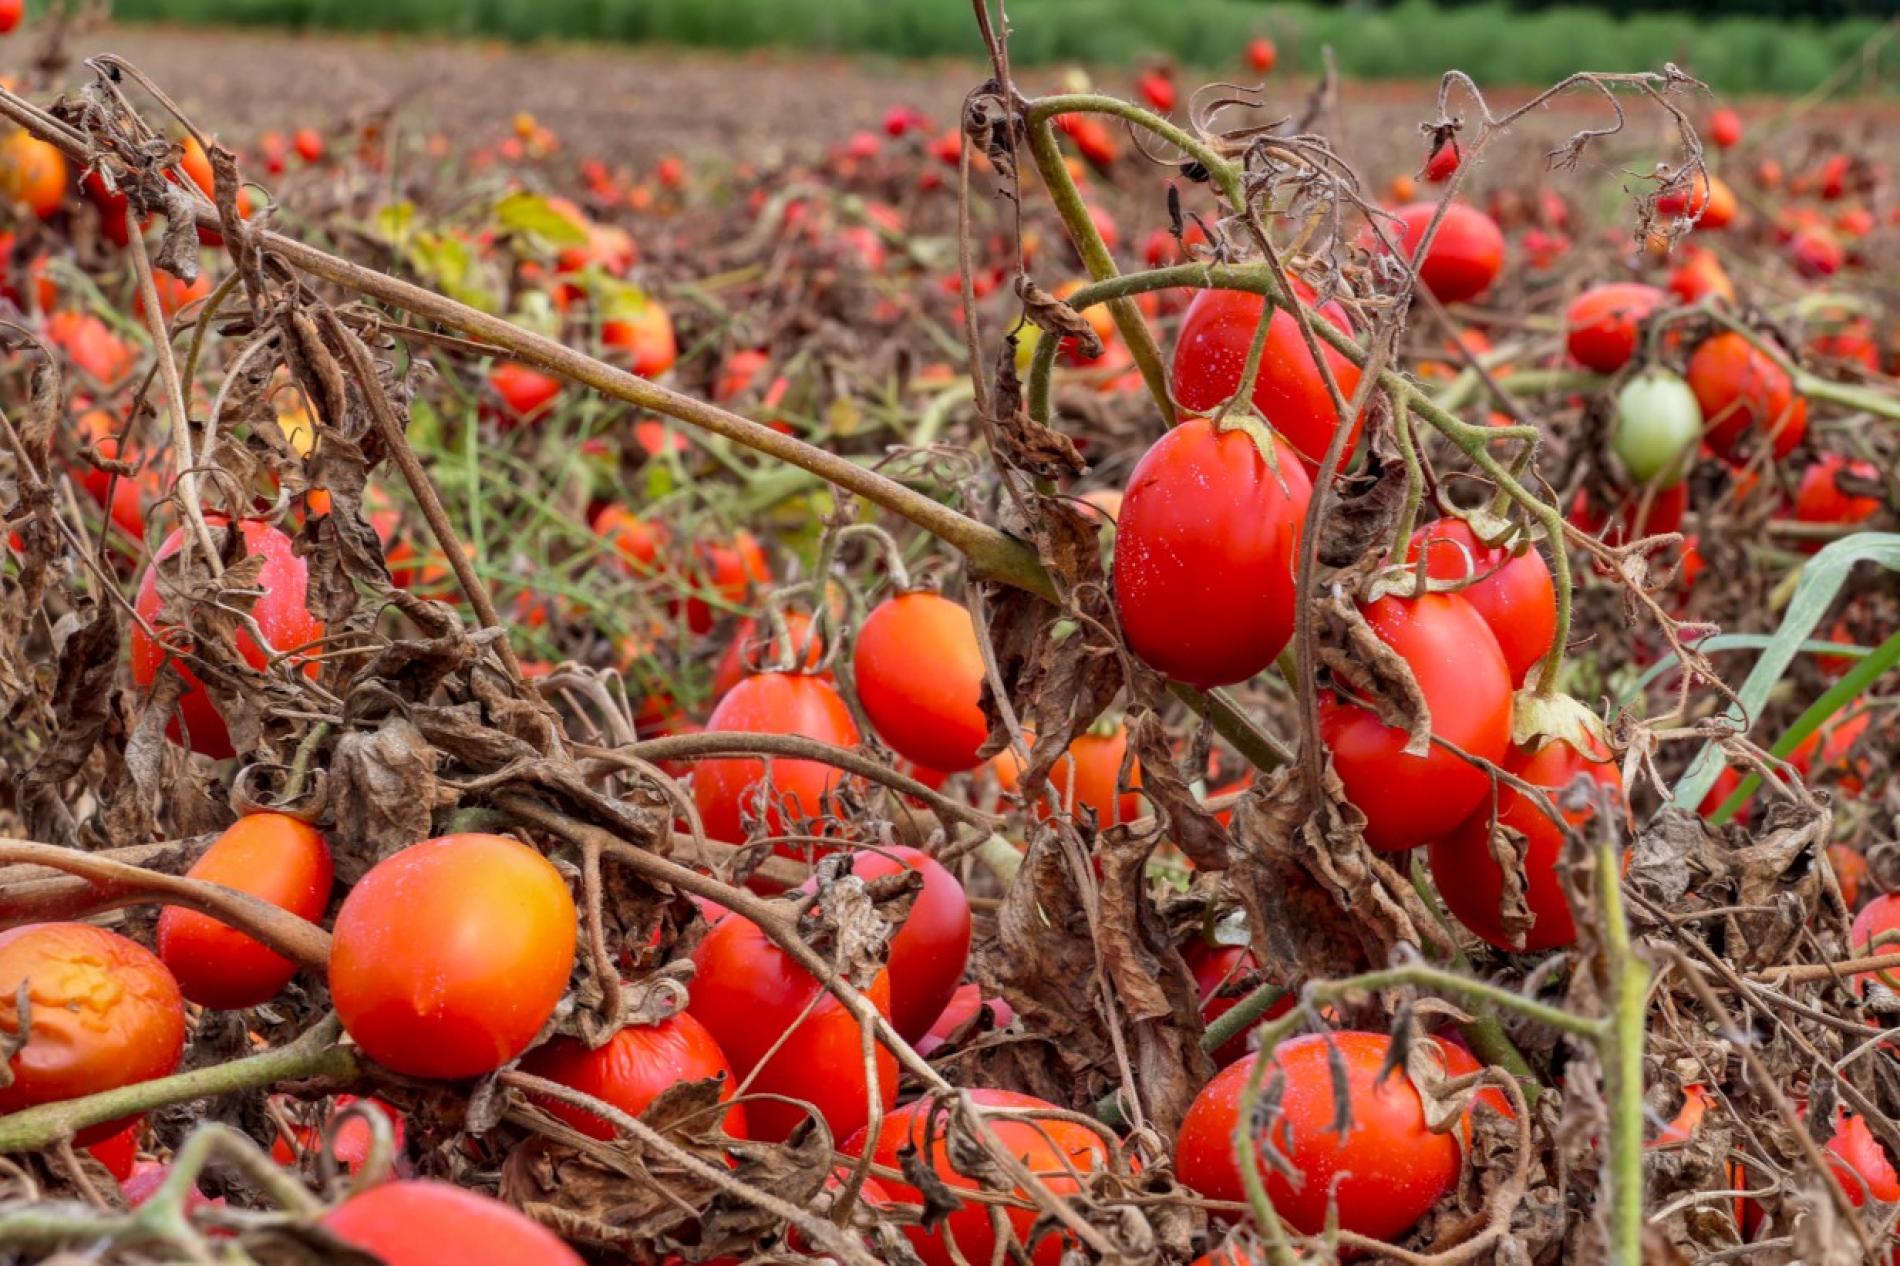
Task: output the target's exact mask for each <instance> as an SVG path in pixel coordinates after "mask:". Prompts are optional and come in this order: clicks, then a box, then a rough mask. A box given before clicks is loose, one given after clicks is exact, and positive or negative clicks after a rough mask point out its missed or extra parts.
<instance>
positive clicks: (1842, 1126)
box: [1804, 1109, 1900, 1208]
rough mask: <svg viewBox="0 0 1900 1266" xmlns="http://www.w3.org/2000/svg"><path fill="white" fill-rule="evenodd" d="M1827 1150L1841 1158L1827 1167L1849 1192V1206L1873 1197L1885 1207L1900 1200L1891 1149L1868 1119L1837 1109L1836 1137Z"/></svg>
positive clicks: (1829, 1162) (1858, 1204) (1855, 1205)
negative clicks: (1870, 1127) (1882, 1144)
mask: <svg viewBox="0 0 1900 1266" xmlns="http://www.w3.org/2000/svg"><path fill="white" fill-rule="evenodd" d="M1804 1115H1805V1114H1804ZM1827 1150H1828V1151H1829V1152H1831V1153H1833V1157H1834V1158H1838V1159H1832V1158H1831V1159H1830V1160H1829V1161H1828V1166H1827V1167H1828V1170H1829V1172H1830V1174H1831V1175H1832V1177H1833V1179H1834V1181H1835V1182H1836V1183H1837V1184H1838V1185H1839V1186H1840V1189H1841V1190H1842V1191H1844V1192H1846V1193H1847V1202H1848V1203H1849V1204H1851V1205H1853V1206H1854V1207H1855V1208H1859V1207H1860V1206H1861V1205H1863V1204H1866V1203H1867V1200H1868V1197H1870V1196H1871V1197H1872V1198H1873V1199H1875V1200H1878V1201H1879V1202H1880V1203H1882V1204H1892V1203H1893V1202H1894V1201H1896V1200H1900V1174H1896V1173H1894V1169H1893V1161H1892V1159H1891V1158H1889V1157H1888V1155H1887V1149H1886V1148H1884V1147H1882V1146H1881V1145H1880V1140H1879V1139H1877V1138H1875V1137H1874V1132H1873V1131H1872V1130H1870V1129H1868V1128H1867V1121H1866V1119H1865V1118H1864V1117H1860V1116H1857V1115H1855V1114H1853V1113H1850V1112H1846V1111H1842V1110H1839V1109H1836V1113H1835V1117H1834V1137H1833V1138H1831V1139H1829V1140H1828V1141H1827Z"/></svg>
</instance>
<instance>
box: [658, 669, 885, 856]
mask: <svg viewBox="0 0 1900 1266" xmlns="http://www.w3.org/2000/svg"><path fill="white" fill-rule="evenodd" d="M706 732H707V733H709V734H715V733H742V734H796V735H800V736H802V737H804V738H808V739H816V740H817V741H819V742H821V743H831V744H833V745H835V746H838V747H856V746H857V745H858V739H859V735H858V727H857V723H856V722H854V721H853V720H852V719H851V710H850V709H849V708H847V707H846V706H845V703H844V700H843V699H842V698H840V697H839V695H838V692H837V691H836V690H835V689H833V688H832V687H831V686H829V685H827V684H826V683H825V682H823V681H821V680H819V679H818V678H816V677H812V676H807V675H805V674H801V673H759V674H757V675H756V676H752V677H747V678H745V679H744V680H743V681H741V682H739V684H738V685H736V686H734V687H733V688H732V689H731V690H730V691H728V692H727V693H726V697H725V698H723V699H721V700H720V701H719V706H718V707H716V708H714V709H713V712H712V716H710V717H708V718H707V720H706ZM771 767H772V769H771V780H772V793H773V796H774V799H775V803H774V805H773V806H772V807H771V808H770V809H769V810H768V811H767V813H766V821H767V827H768V829H769V830H771V831H772V832H774V833H781V832H783V831H784V830H785V829H786V819H785V816H784V814H783V813H782V811H781V809H782V808H790V809H792V810H793V811H794V812H795V813H796V814H797V815H798V816H800V817H804V818H813V817H816V816H817V815H818V813H819V812H820V810H821V809H822V808H823V803H824V799H825V795H826V793H827V792H829V791H830V790H831V789H832V788H834V787H836V786H837V785H838V783H839V782H840V781H841V780H842V778H843V775H842V774H840V773H839V771H838V770H837V769H836V768H834V767H832V766H830V765H826V764H824V763H822V762H819V761H813V760H797V759H794V758H792V757H785V756H780V757H774V758H773V759H772V762H771ZM765 776H766V762H765V760H763V759H761V758H759V757H753V756H735V757H721V758H719V759H715V760H702V761H700V762H698V764H697V765H695V767H694V769H693V802H694V803H695V804H696V805H697V806H698V807H699V817H700V821H701V822H702V823H703V824H704V826H705V828H706V834H707V835H708V836H710V837H712V838H713V839H716V840H724V841H726V842H727V843H738V842H741V841H743V840H744V839H745V823H744V819H743V816H742V811H749V810H750V808H751V806H750V804H749V801H750V799H751V797H753V796H754V795H755V794H756V792H755V791H754V788H756V787H758V786H759V784H761V783H762V782H763V781H764V780H765ZM788 849H789V846H788ZM789 855H802V850H790V852H789Z"/></svg>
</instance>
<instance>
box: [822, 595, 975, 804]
mask: <svg viewBox="0 0 1900 1266" xmlns="http://www.w3.org/2000/svg"><path fill="white" fill-rule="evenodd" d="M852 671H853V674H854V677H855V679H856V682H857V687H858V698H859V700H860V701H861V702H862V703H863V704H864V711H865V714H866V715H867V716H869V717H870V719H871V725H872V726H873V728H875V729H876V730H877V733H878V737H879V738H881V739H883V740H884V741H885V742H886V743H888V744H890V746H891V749H892V750H893V751H895V752H896V753H897V754H898V755H899V756H902V757H904V758H905V759H906V760H909V761H912V762H914V763H916V764H919V765H922V766H924V767H926V768H928V769H941V770H943V771H944V772H946V773H955V772H957V771H959V770H965V769H975V768H976V767H977V766H978V765H980V764H982V763H983V762H982V758H980V757H979V756H978V755H977V749H978V748H980V747H982V746H983V741H984V740H985V739H986V738H988V737H989V733H990V726H989V720H988V719H987V718H986V717H985V716H984V715H983V708H982V702H981V701H982V696H983V679H984V670H983V649H982V647H981V646H979V645H978V644H977V632H976V623H975V621H974V620H972V619H971V617H970V613H969V612H968V611H967V610H965V609H964V607H963V606H962V605H961V604H959V603H955V602H952V601H950V599H948V598H946V597H944V596H943V595H942V594H936V593H925V592H917V593H903V594H898V595H897V596H895V597H893V598H889V599H886V600H885V601H884V602H882V603H880V604H879V605H878V607H877V609H876V610H875V611H873V612H871V614H870V615H869V616H868V617H867V618H866V619H865V621H864V624H863V626H862V627H861V628H860V629H859V631H858V640H857V649H856V651H855V653H854V655H853V659H852Z"/></svg>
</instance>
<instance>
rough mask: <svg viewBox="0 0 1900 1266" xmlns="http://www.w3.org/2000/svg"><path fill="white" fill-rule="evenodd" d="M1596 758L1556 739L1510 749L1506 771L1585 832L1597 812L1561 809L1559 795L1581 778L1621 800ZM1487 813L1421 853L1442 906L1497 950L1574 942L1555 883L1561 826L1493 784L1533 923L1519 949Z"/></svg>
mask: <svg viewBox="0 0 1900 1266" xmlns="http://www.w3.org/2000/svg"><path fill="white" fill-rule="evenodd" d="M1601 755H1602V757H1603V759H1601V760H1596V761H1593V760H1589V759H1587V758H1585V757H1584V755H1583V754H1582V753H1581V752H1579V751H1578V750H1577V749H1576V748H1574V747H1572V746H1571V745H1570V744H1569V743H1567V742H1565V741H1563V740H1562V739H1553V740H1552V741H1551V742H1549V743H1546V744H1545V745H1544V746H1543V747H1541V748H1539V749H1538V750H1537V752H1536V753H1535V754H1530V753H1526V752H1524V751H1522V750H1521V749H1513V750H1512V752H1511V754H1510V756H1509V758H1508V759H1507V760H1506V761H1505V762H1504V768H1505V769H1506V771H1508V772H1510V773H1513V774H1516V775H1517V776H1518V777H1519V778H1521V779H1523V780H1524V781H1525V782H1527V783H1529V784H1530V785H1531V786H1533V787H1544V788H1548V789H1549V793H1550V798H1551V802H1552V803H1553V805H1557V807H1558V812H1559V813H1560V814H1561V815H1562V817H1563V819H1564V821H1565V822H1567V823H1568V824H1569V825H1570V826H1572V827H1583V826H1585V825H1586V824H1587V823H1588V822H1589V821H1590V820H1591V819H1592V818H1594V817H1595V816H1596V813H1595V810H1594V808H1593V807H1591V806H1588V805H1586V806H1583V807H1580V808H1576V809H1566V808H1563V807H1562V805H1561V804H1560V803H1559V802H1560V800H1561V798H1562V793H1563V791H1564V789H1565V788H1567V787H1568V786H1570V784H1571V783H1572V782H1573V781H1575V780H1576V778H1577V777H1578V776H1580V775H1581V776H1585V777H1588V778H1590V779H1591V780H1592V781H1593V782H1595V783H1597V784H1599V785H1601V786H1603V787H1607V788H1609V789H1611V790H1612V791H1613V792H1615V793H1616V796H1617V797H1619V798H1620V797H1621V796H1622V793H1623V776H1622V774H1621V773H1619V772H1618V770H1617V767H1616V765H1615V764H1614V763H1613V762H1611V761H1609V760H1608V753H1602V754H1601ZM1491 812H1492V806H1491V805H1490V804H1489V803H1485V804H1482V805H1480V806H1478V809H1477V811H1476V812H1475V813H1473V814H1472V815H1471V816H1470V817H1469V818H1466V819H1465V821H1464V823H1463V824H1462V825H1461V826H1459V827H1458V828H1457V829H1456V830H1454V831H1452V832H1451V833H1450V834H1448V835H1444V836H1440V837H1439V838H1438V839H1435V840H1433V841H1432V842H1431V847H1430V848H1429V849H1428V850H1427V852H1426V857H1427V858H1428V860H1429V861H1430V863H1431V868H1432V878H1433V879H1434V880H1435V881H1436V882H1437V884H1438V892H1439V895H1441V896H1442V897H1444V899H1445V905H1446V906H1447V907H1449V908H1450V910H1451V912H1452V914H1454V915H1456V916H1457V918H1458V921H1459V922H1460V923H1462V924H1464V925H1465V926H1466V927H1468V928H1470V929H1471V930H1472V932H1474V933H1476V934H1477V935H1478V936H1479V937H1480V938H1482V939H1483V940H1485V941H1487V942H1489V943H1490V944H1492V945H1495V946H1497V947H1498V948H1499V949H1502V950H1525V951H1541V950H1552V949H1559V948H1561V947H1563V946H1565V945H1569V944H1571V943H1572V942H1573V941H1575V940H1576V939H1577V927H1576V924H1575V922H1574V921H1573V920H1572V919H1571V916H1570V903H1569V902H1568V901H1566V900H1564V892H1563V885H1562V884H1561V883H1560V882H1559V881H1558V879H1557V860H1558V858H1560V857H1561V856H1562V855H1563V849H1564V827H1563V825H1562V824H1560V823H1558V822H1556V821H1554V820H1553V819H1552V818H1551V817H1550V816H1549V815H1548V814H1547V813H1545V812H1544V810H1543V808H1542V807H1540V806H1539V804H1538V802H1537V801H1536V800H1535V799H1533V798H1532V797H1530V796H1527V795H1525V794H1524V793H1523V792H1521V791H1519V790H1518V789H1517V788H1516V787H1514V786H1512V785H1511V784H1510V783H1506V782H1502V781H1500V782H1499V783H1498V799H1497V823H1498V825H1499V826H1502V827H1509V828H1510V829H1511V830H1513V831H1516V832H1518V833H1519V834H1521V835H1522V836H1523V837H1524V842H1523V845H1522V854H1521V861H1520V863H1519V867H1520V869H1521V871H1522V880H1523V889H1524V903H1525V905H1526V906H1528V907H1529V909H1530V915H1531V918H1532V919H1533V922H1532V923H1531V925H1530V927H1529V928H1528V929H1525V931H1524V933H1523V936H1524V940H1523V943H1522V944H1521V945H1516V944H1513V943H1512V938H1511V932H1510V930H1509V929H1508V928H1507V927H1506V925H1505V921H1504V914H1503V896H1504V871H1503V869H1502V868H1501V867H1500V866H1499V865H1498V861H1497V858H1496V857H1495V856H1494V855H1493V853H1492V851H1491Z"/></svg>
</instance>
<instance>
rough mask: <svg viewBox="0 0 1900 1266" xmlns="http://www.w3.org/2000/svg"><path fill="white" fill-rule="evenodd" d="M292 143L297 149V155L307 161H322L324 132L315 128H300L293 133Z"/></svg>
mask: <svg viewBox="0 0 1900 1266" xmlns="http://www.w3.org/2000/svg"><path fill="white" fill-rule="evenodd" d="M290 144H291V146H292V148H294V149H295V150H296V151H297V157H299V158H301V159H303V160H304V161H305V162H306V163H315V162H321V161H322V159H323V134H322V133H321V132H318V131H317V130H316V129H315V128H308V127H300V128H298V129H297V130H296V132H294V133H292V134H291V138H290Z"/></svg>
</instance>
